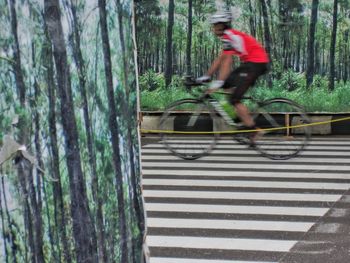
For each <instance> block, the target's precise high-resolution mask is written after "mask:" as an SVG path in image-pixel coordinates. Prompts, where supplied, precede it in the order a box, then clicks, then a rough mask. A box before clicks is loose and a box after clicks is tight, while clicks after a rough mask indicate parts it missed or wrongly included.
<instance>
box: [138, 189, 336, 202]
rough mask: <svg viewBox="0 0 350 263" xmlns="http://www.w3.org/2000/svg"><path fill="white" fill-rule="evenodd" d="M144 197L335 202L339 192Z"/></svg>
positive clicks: (156, 194)
mask: <svg viewBox="0 0 350 263" xmlns="http://www.w3.org/2000/svg"><path fill="white" fill-rule="evenodd" d="M143 196H144V197H163V198H166V197H172V198H179V199H181V198H200V199H228V200H276V201H314V202H317V201H318V202H335V201H337V200H338V199H339V198H340V197H341V195H338V194H335V195H333V194H284V193H254V192H204V191H194V192H192V191H162V190H143Z"/></svg>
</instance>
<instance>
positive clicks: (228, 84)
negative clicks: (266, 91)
mask: <svg viewBox="0 0 350 263" xmlns="http://www.w3.org/2000/svg"><path fill="white" fill-rule="evenodd" d="M231 20H232V16H231V13H230V12H225V11H222V12H217V13H215V14H214V15H213V16H212V17H211V19H210V23H211V24H212V25H213V32H214V34H215V35H216V36H217V37H219V38H220V39H221V41H222V44H223V51H222V52H221V54H220V55H219V56H218V57H217V58H216V59H215V60H214V62H213V63H212V65H211V67H210V68H209V70H208V72H207V73H206V75H204V76H202V77H199V78H197V81H198V82H208V81H210V80H211V76H212V75H213V74H214V73H215V72H217V71H219V75H218V78H217V80H215V81H212V83H211V84H210V86H209V89H208V90H207V93H212V92H215V91H216V90H218V89H220V88H223V89H228V88H235V89H234V90H233V92H232V94H231V96H230V103H231V104H232V105H233V106H234V108H235V110H236V113H237V115H238V117H239V118H240V119H241V120H242V122H243V124H244V125H245V126H246V128H247V129H251V130H253V129H254V130H256V129H257V127H256V124H255V122H254V120H253V118H252V117H251V115H250V113H249V110H248V108H247V107H246V106H245V105H244V104H242V103H241V99H242V97H243V95H244V94H245V93H246V92H247V90H248V89H249V88H250V87H251V86H254V84H255V81H256V80H257V79H258V77H259V76H261V75H263V74H265V73H266V71H267V66H268V63H269V56H268V54H267V53H266V51H265V49H264V48H263V46H262V45H261V44H260V43H259V42H258V41H257V40H256V39H255V38H254V37H252V36H250V35H248V34H245V33H243V32H240V31H238V30H235V29H233V28H232V27H231ZM234 55H235V56H238V57H239V58H240V61H241V65H240V66H239V67H238V68H236V69H235V70H233V71H232V72H231V68H232V64H233V59H232V56H234ZM257 134H258V133H257V132H255V133H252V135H251V136H250V139H251V142H252V143H253V144H254V142H255V139H256V136H257Z"/></svg>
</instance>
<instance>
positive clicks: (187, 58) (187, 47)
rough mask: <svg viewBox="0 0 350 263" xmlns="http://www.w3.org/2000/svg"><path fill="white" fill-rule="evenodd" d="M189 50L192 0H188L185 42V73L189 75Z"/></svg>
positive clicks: (190, 46) (190, 43)
mask: <svg viewBox="0 0 350 263" xmlns="http://www.w3.org/2000/svg"><path fill="white" fill-rule="evenodd" d="M191 50H192V0H188V23H187V44H186V74H187V75H191Z"/></svg>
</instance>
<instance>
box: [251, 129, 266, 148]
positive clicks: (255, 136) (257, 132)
mask: <svg viewBox="0 0 350 263" xmlns="http://www.w3.org/2000/svg"><path fill="white" fill-rule="evenodd" d="M251 129H254V130H255V131H254V132H251V133H250V134H249V146H250V147H253V148H254V147H255V146H256V141H257V140H259V139H260V138H261V137H262V136H263V135H264V131H263V130H262V129H260V128H258V127H256V126H254V127H251Z"/></svg>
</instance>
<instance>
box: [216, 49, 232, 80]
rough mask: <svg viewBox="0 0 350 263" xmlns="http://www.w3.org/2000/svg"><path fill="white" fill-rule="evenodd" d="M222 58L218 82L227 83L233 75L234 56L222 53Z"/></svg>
mask: <svg viewBox="0 0 350 263" xmlns="http://www.w3.org/2000/svg"><path fill="white" fill-rule="evenodd" d="M220 57H221V64H220V72H219V77H218V80H223V81H225V80H226V79H227V78H228V76H229V75H230V73H231V67H232V55H230V54H225V52H222V54H221V56H220Z"/></svg>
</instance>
